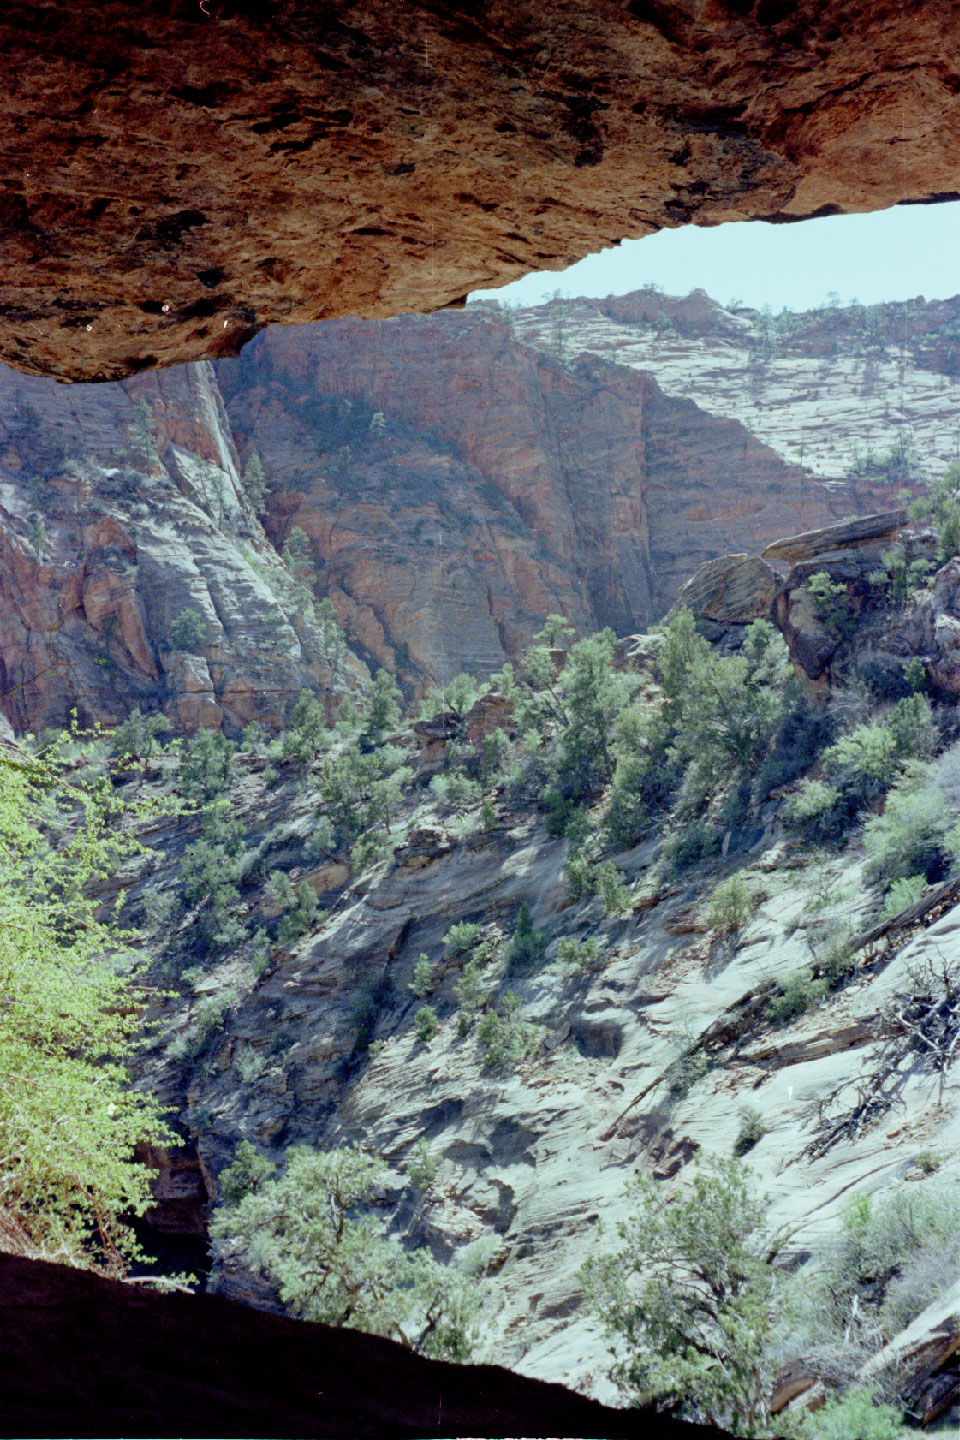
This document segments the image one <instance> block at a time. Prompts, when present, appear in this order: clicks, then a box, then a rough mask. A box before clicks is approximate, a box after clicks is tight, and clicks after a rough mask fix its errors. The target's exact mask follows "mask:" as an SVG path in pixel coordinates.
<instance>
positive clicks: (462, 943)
mask: <svg viewBox="0 0 960 1440" xmlns="http://www.w3.org/2000/svg"><path fill="white" fill-rule="evenodd" d="M482 932H483V926H482V925H476V924H474V923H473V921H471V920H458V921H457V922H456V924H454V925H451V926H450V929H449V930H448V931H447V932H446V934H445V935H444V937H443V943H444V945H445V946H446V948H447V951H448V953H449V954H450V955H452V956H457V955H465V954H466V953H467V951H468V950H472V949H473V947H474V945H475V944H476V942H477V941H478V940H479V939H480V936H481V934H482Z"/></svg>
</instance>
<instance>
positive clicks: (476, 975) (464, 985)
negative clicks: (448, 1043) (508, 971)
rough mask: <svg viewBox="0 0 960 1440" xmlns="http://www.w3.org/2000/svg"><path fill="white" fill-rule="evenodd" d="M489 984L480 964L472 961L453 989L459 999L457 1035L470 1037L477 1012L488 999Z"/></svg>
mask: <svg viewBox="0 0 960 1440" xmlns="http://www.w3.org/2000/svg"><path fill="white" fill-rule="evenodd" d="M487 989H488V987H487V983H486V981H485V980H484V979H483V976H482V975H481V973H480V963H479V961H478V960H476V959H470V960H468V961H467V963H466V965H464V967H463V973H462V974H461V975H460V977H459V978H458V980H457V982H456V984H455V985H454V987H453V991H454V994H455V995H456V997H457V1008H458V1012H459V1013H458V1015H457V1034H458V1035H460V1036H463V1035H468V1034H469V1033H470V1030H471V1029H472V1028H473V1022H474V1020H475V1019H476V1016H477V1012H478V1011H479V1010H480V1009H481V1008H482V1007H483V1005H484V1004H485V1003H486V999H487Z"/></svg>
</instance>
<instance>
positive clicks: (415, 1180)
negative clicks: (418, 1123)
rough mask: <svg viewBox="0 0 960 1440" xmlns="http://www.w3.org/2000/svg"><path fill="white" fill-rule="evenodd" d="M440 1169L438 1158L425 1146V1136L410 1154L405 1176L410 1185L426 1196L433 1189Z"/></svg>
mask: <svg viewBox="0 0 960 1440" xmlns="http://www.w3.org/2000/svg"><path fill="white" fill-rule="evenodd" d="M439 1169H440V1157H439V1155H435V1154H434V1153H433V1151H432V1150H431V1149H430V1146H429V1145H428V1144H427V1138H426V1136H425V1135H421V1136H420V1139H419V1140H418V1141H417V1142H416V1143H415V1145H414V1147H413V1149H412V1150H411V1152H410V1159H409V1160H408V1161H407V1175H408V1177H409V1179H410V1183H411V1185H413V1186H415V1187H416V1189H417V1190H419V1191H421V1193H422V1194H424V1195H426V1194H428V1193H429V1191H430V1190H432V1189H433V1184H434V1181H435V1180H436V1178H437V1172H438V1171H439Z"/></svg>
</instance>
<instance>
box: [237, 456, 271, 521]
mask: <svg viewBox="0 0 960 1440" xmlns="http://www.w3.org/2000/svg"><path fill="white" fill-rule="evenodd" d="M240 483H241V486H242V488H243V493H244V494H245V495H246V497H247V500H248V501H249V502H250V508H251V510H252V511H253V513H254V514H255V515H262V514H263V513H264V511H265V510H266V508H267V496H268V495H269V494H270V487H269V485H268V484H267V481H266V476H265V475H264V473H263V463H262V461H261V459H260V456H259V455H258V454H257V452H256V450H254V451H252V452H251V455H250V459H249V460H248V461H247V463H246V465H245V467H244V471H243V475H242V477H241V481H240Z"/></svg>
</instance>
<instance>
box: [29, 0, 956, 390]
mask: <svg viewBox="0 0 960 1440" xmlns="http://www.w3.org/2000/svg"><path fill="white" fill-rule="evenodd" d="M957 21H958V7H957V4H956V0H945V3H938V4H936V5H916V4H914V5H906V6H905V5H902V4H899V3H894V0H881V3H877V0H828V3H826V4H824V3H820V0H816V3H815V0H802V3H800V4H794V5H783V4H779V3H770V0H707V3H703V0H682V3H677V4H662V3H660V0H632V3H630V4H628V5H624V4H622V3H620V0H597V3H594V4H591V5H584V6H571V5H569V4H567V3H565V0H479V3H472V0H471V3H461V4H456V5H452V6H450V5H445V6H443V7H440V8H437V7H435V6H432V5H427V4H425V3H408V4H405V5H403V6H397V5H396V4H388V3H385V0H365V3H364V4H362V5H357V4H351V3H348V0H337V3H334V4H332V5H328V6H325V7H323V8H322V9H321V10H317V9H316V7H313V6H310V5H304V4H303V3H300V0H275V3H271V4H268V5H266V4H265V5H260V4H251V3H248V0H204V3H203V4H198V3H197V0H172V3H164V4H156V3H149V4H146V5H138V6H136V7H131V6H130V5H129V4H128V3H125V0H98V3H97V4H95V5H94V4H92V3H80V4H74V5H63V4H59V3H55V0H33V3H29V4H25V5H18V6H8V7H6V9H5V13H4V16H3V18H2V22H0V78H2V86H3V93H4V94H5V96H6V97H7V99H8V103H7V105H6V106H5V107H4V114H3V117H0V149H2V152H3V154H4V157H5V178H4V188H3V191H2V196H0V247H2V253H3V256H4V277H3V282H2V285H0V316H2V328H0V357H2V358H3V359H4V360H5V361H7V363H9V364H12V365H15V366H17V367H18V368H20V369H23V370H26V371H29V372H32V373H35V374H47V375H57V376H61V377H65V378H71V379H108V378H116V377H120V376H124V375H129V374H131V373H133V372H136V371H139V370H141V369H145V368H150V367H153V366H157V365H168V364H171V363H174V362H177V361H184V360H189V359H197V358H203V357H206V358H210V357H214V356H216V355H219V354H223V353H231V352H233V351H235V350H236V348H237V347H238V346H239V345H240V344H241V343H242V342H243V340H244V339H245V338H247V337H249V336H250V335H251V334H253V333H254V332H255V331H256V330H257V329H259V328H261V327H262V326H264V325H267V324H270V323H271V322H278V321H279V322H287V321H304V320H316V319H322V318H329V317H334V316H345V315H357V316H364V317H377V316H381V317H382V316H386V315H390V314H396V313H399V312H403V311H422V310H431V309H435V308H438V307H440V306H443V305H445V304H449V303H452V302H456V301H457V300H458V298H459V297H462V296H463V295H464V294H466V293H467V292H468V291H470V290H471V289H474V288H477V287H480V286H484V285H496V284H499V283H503V282H506V281H508V280H511V279H515V278H516V277H517V276H518V275H520V274H521V273H523V272H524V271H528V270H534V269H543V268H551V267H553V268H562V267H563V266H565V265H567V264H569V263H570V262H571V261H572V260H575V259H578V258H580V257H581V256H582V255H584V254H586V253H588V252H589V251H593V250H598V249H600V248H601V247H602V246H604V245H609V244H611V243H613V242H615V241H617V240H619V239H622V238H625V237H632V236H643V235H646V234H649V233H651V232H652V231H654V230H658V229H661V228H663V227H671V226H677V225H682V224H686V223H689V222H696V223H702V224H717V223H719V222H721V221H725V220H735V219H748V218H767V219H770V218H773V219H785V220H789V219H800V218H802V217H805V216H810V215H824V214H827V215H828V214H835V213H839V212H847V211H858V210H871V209H877V208H881V207H883V206H887V205H892V204H897V203H900V202H902V201H928V200H931V199H942V198H945V197H946V196H949V195H952V194H954V193H955V192H957V191H960V180H958V174H960V169H958V161H957V155H958V153H960V84H958V78H960V70H958V60H957V47H956V44H955V39H956V31H957Z"/></svg>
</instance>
